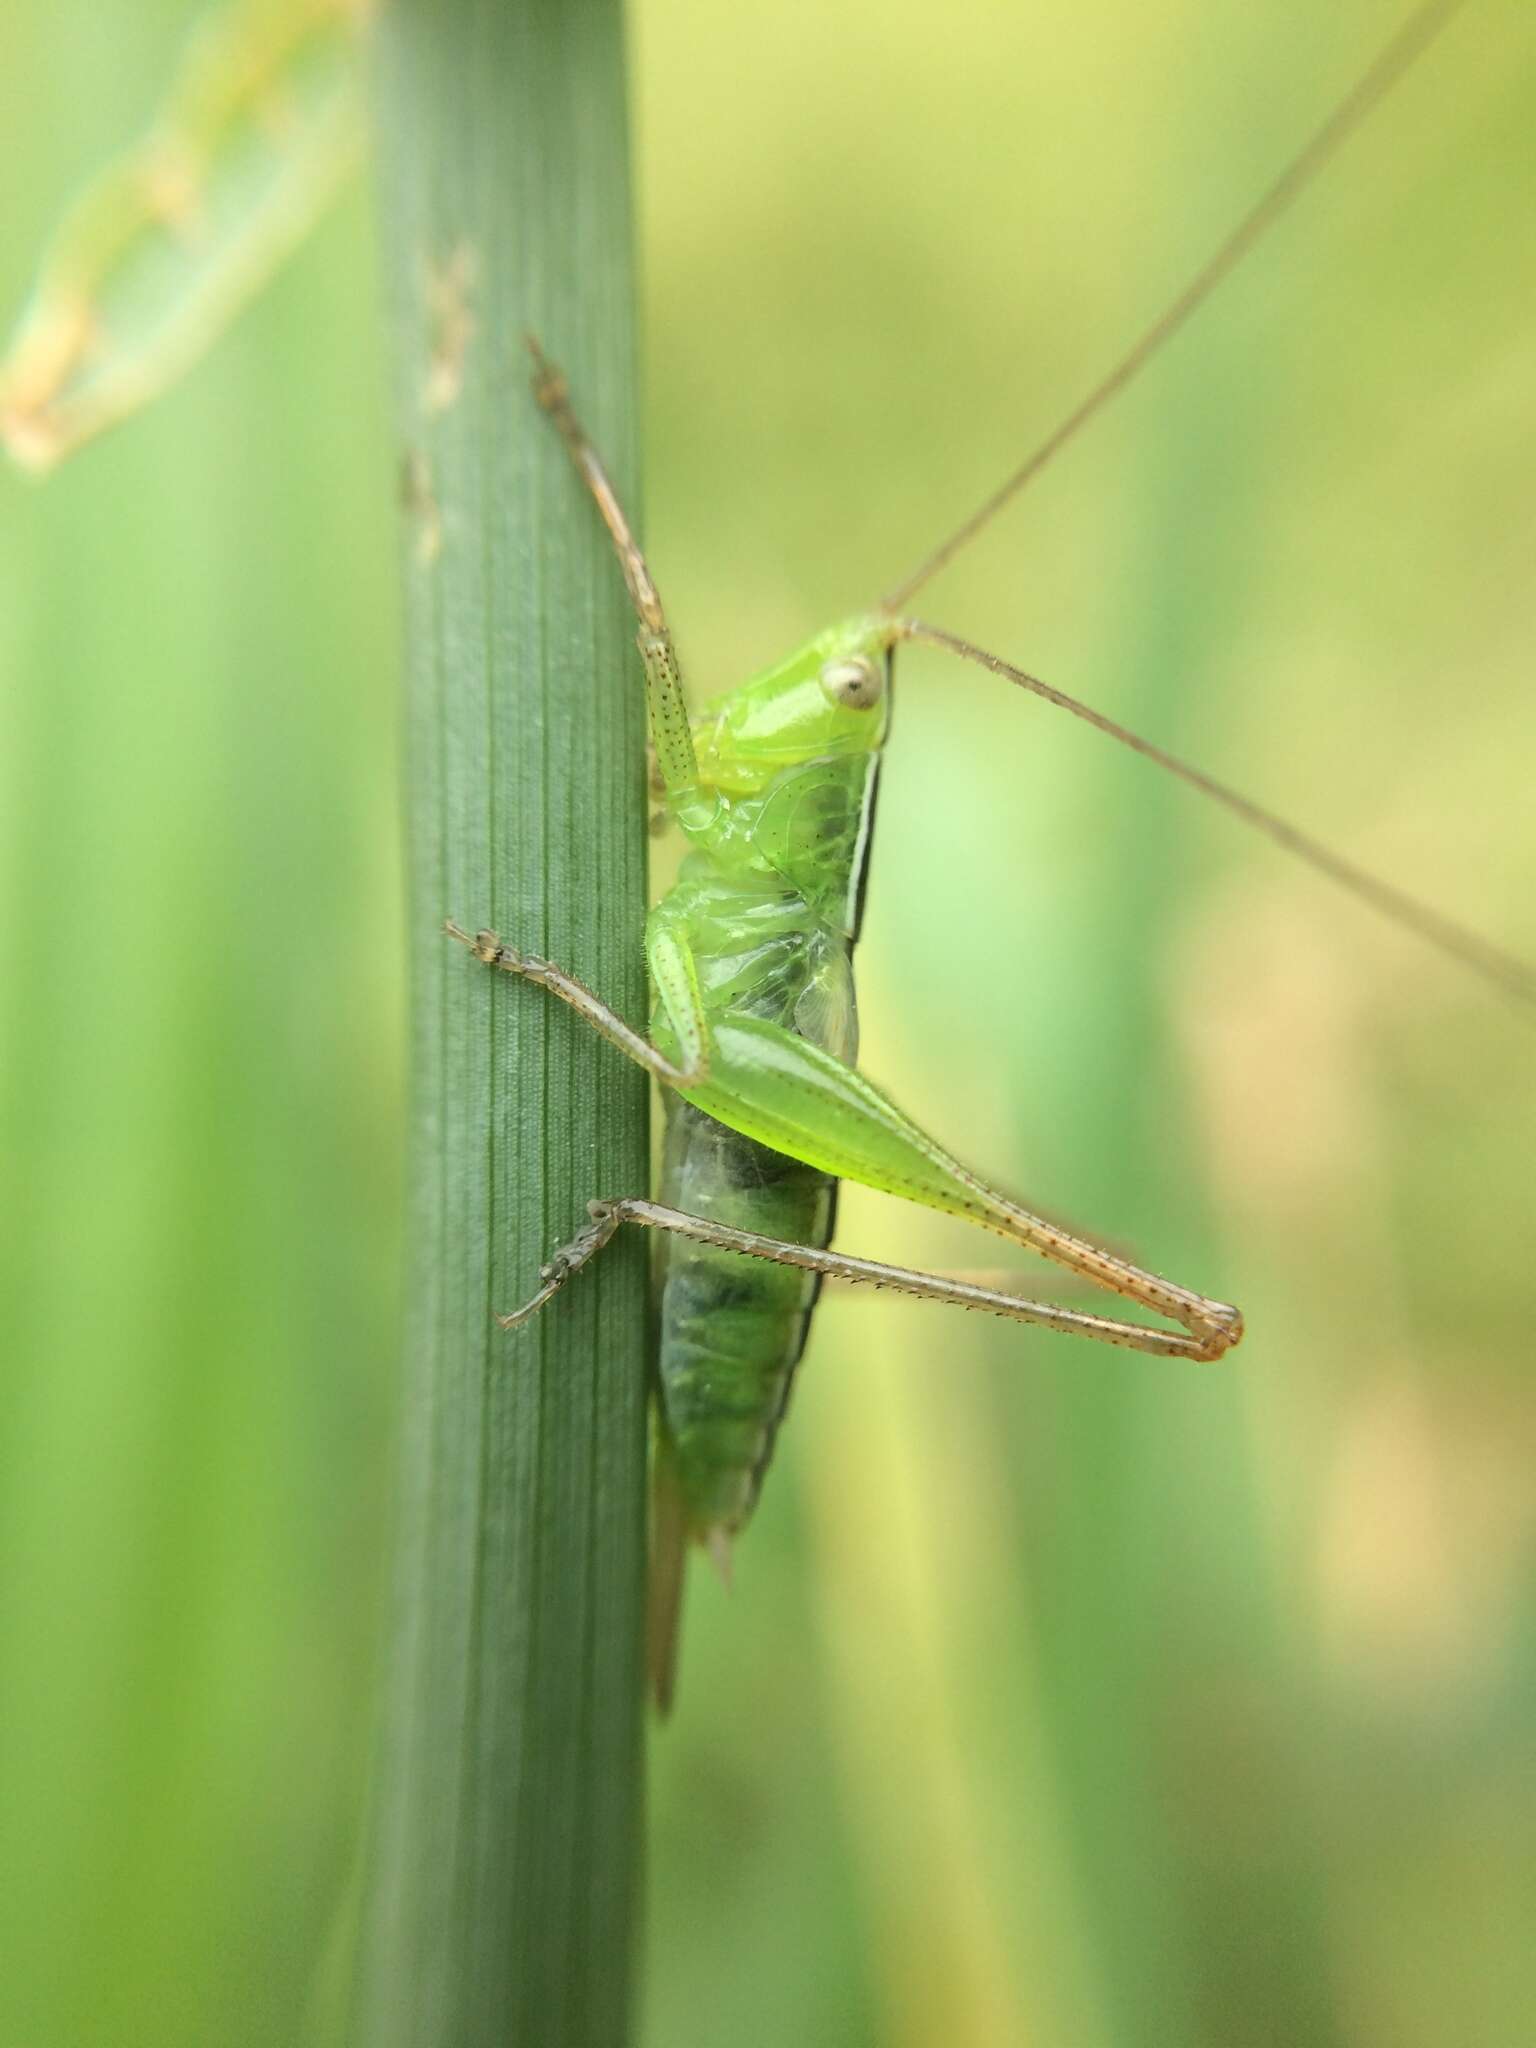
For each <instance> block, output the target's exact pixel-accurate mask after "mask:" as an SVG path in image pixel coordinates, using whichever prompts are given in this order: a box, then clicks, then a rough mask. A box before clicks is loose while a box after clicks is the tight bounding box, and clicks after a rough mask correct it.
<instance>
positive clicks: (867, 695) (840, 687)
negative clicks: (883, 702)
mask: <svg viewBox="0 0 1536 2048" xmlns="http://www.w3.org/2000/svg"><path fill="white" fill-rule="evenodd" d="M821 687H822V688H823V689H824V690H825V691H826V693H827V695H828V696H829V697H830V698H831V700H832V702H833V703H834V704H841V705H842V706H843V707H844V708H845V709H846V710H848V711H868V710H869V708H870V706H871V705H874V704H878V703H879V702H880V697H881V693H882V692H883V690H884V689H885V677H884V675H883V674H882V672H881V669H880V664H879V663H878V662H877V661H875V660H874V659H873V657H872V656H870V655H868V654H848V655H844V656H843V657H841V659H839V660H837V661H829V662H828V663H827V664H826V666H825V667H824V668H823V670H822V672H821Z"/></svg>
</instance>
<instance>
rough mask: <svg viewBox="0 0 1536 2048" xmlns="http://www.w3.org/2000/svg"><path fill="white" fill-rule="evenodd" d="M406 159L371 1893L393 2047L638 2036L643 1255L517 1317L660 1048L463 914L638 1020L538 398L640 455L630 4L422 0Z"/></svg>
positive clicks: (622, 464)
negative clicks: (386, 1387) (389, 1325)
mask: <svg viewBox="0 0 1536 2048" xmlns="http://www.w3.org/2000/svg"><path fill="white" fill-rule="evenodd" d="M379 71H380V78H379V133H378V148H377V156H378V163H379V174H380V180H381V194H382V219H383V236H384V250H385V262H386V269H387V273H388V277H389V285H390V315H391V322H392V326H393V331H394V354H395V367H396V418H397V427H398V436H399V448H398V457H399V463H400V474H401V477H402V479H403V480H404V497H405V500H406V531H405V537H404V549H403V555H404V564H405V591H406V640H407V714H406V757H407V766H406V779H407V791H408V810H409V845H410V854H409V868H410V873H409V888H408V913H409V917H410V945H411V953H412V977H413V979H412V1026H413V1045H414V1051H413V1093H414V1107H413V1119H412V1135H411V1164H410V1188H411V1210H410V1222H409V1235H410V1241H411V1248H410V1253H409V1258H410V1271H409V1274H408V1280H407V1285H408V1290H409V1311H408V1327H407V1349H408V1363H407V1411H406V1416H405V1423H404V1446H403V1464H404V1472H403V1478H404V1509H403V1525H402V1530H401V1539H400V1555H399V1567H398V1576H397V1597H396V1609H395V1614H394V1619H393V1624H392V1627H393V1641H392V1646H391V1665H390V1674H389V1680H388V1687H389V1697H388V1701H387V1706H386V1722H385V1731H384V1736H383V1740H382V1744H381V1748H380V1754H379V1758H378V1764H377V1779H376V1782H377V1802H376V1813H375V1825H374V1832H373V1839H372V1843H371V1848H370V1865H369V1870H368V1874H367V1879H366V1884H365V1895H364V1905H363V1939H362V1956H361V1965H360V1968H361V1976H360V1985H359V2001H358V2022H357V2034H358V2038H359V2039H361V2040H363V2041H365V2042H367V2043H368V2044H370V2048H383V2044H386V2043H396V2042H398V2043H402V2044H403V2043H409V2044H410V2048H429V2044H440V2043H442V2044H446V2043H453V2044H455V2048H459V2044H469V2043H482V2042H483V2043H491V2042H495V2043H497V2044H506V2043H522V2042H527V2043H534V2042H537V2043H539V2044H540V2048H557V2044H563V2043H585V2042H614V2041H619V2040H621V2039H623V2038H624V2035H625V2032H626V2028H627V2021H628V2009H629V1987H630V1976H631V1961H632V1947H633V1943H632V1923H633V1914H634V1904H635V1895H636V1882H637V1848H638V1827H639V1806H640V1783H639V1774H640V1764H641V1684H640V1612H641V1584H642V1577H643V1548H644V1511H643V1499H644V1388H645V1378H644V1374H645V1355H644V1353H645V1294H644V1284H645V1267H644V1255H643V1250H642V1248H641V1247H640V1246H639V1245H637V1244H629V1245H625V1244H616V1245H615V1246H614V1247H613V1248H612V1250H611V1251H610V1252H608V1253H607V1254H606V1255H605V1257H604V1258H603V1259H602V1260H601V1261H600V1262H599V1263H598V1265H597V1266H596V1267H595V1268H594V1269H593V1270H592V1272H591V1273H590V1274H588V1275H587V1276H585V1277H584V1278H583V1280H582V1282H581V1283H580V1285H578V1286H574V1287H572V1289H571V1290H570V1291H569V1295H568V1296H567V1297H565V1298H562V1300H561V1301H560V1302H559V1303H557V1304H556V1305H555V1307H554V1308H553V1309H552V1310H551V1311H550V1312H549V1313H547V1314H545V1315H543V1316H541V1317H540V1318H538V1319H537V1321H536V1323H535V1324H534V1325H533V1326H532V1327H530V1328H529V1329H528V1330H526V1331H524V1332H522V1333H520V1334H519V1335H517V1336H515V1337H514V1336H509V1335H508V1334H506V1333H505V1332H503V1331H501V1330H499V1329H498V1328H497V1326H496V1324H495V1323H494V1321H493V1311H495V1310H497V1309H506V1308H510V1307H512V1306H514V1305H515V1304H516V1303H518V1302H519V1301H520V1300H522V1299H523V1298H524V1297H525V1296H526V1295H527V1294H528V1293H529V1292H530V1291H531V1288H532V1286H533V1284H534V1283H535V1279H536V1275H537V1271H538V1267H539V1265H540V1263H541V1261H542V1260H543V1259H544V1258H545V1257H546V1256H547V1254H548V1252H549V1250H550V1248H551V1247H552V1245H553V1244H554V1243H555V1242H556V1241H558V1240H560V1239H563V1238H564V1237H567V1236H569V1235H570V1233H571V1232H572V1230H573V1229H574V1228H575V1227H576V1226H577V1225H578V1224H579V1223H580V1222H581V1221H582V1220H584V1216H585V1204H586V1202H587V1201H588V1200H589V1199H590V1198H591V1197H592V1196H594V1195H599V1194H616V1193H619V1192H622V1191H625V1190H629V1189H636V1188H640V1187H643V1186H644V1185H645V1177H646V1170H647V1152H646V1142H645V1114H646V1090H645V1084H644V1082H643V1079H642V1077H641V1076H640V1075H639V1074H638V1072H635V1071H633V1070H631V1069H629V1068H627V1067H626V1066H625V1064H624V1062H622V1061H621V1060H619V1059H617V1058H616V1057H615V1056H614V1054H613V1052H612V1051H611V1049H610V1048H609V1047H607V1046H606V1045H604V1044H602V1043H601V1042H600V1041H599V1040H598V1039H596V1038H595V1037H594V1036H593V1035H592V1033H591V1032H590V1031H588V1030H586V1028H585V1027H584V1026H583V1025H582V1024H581V1023H580V1022H579V1021H577V1020H576V1019H575V1018H574V1017H572V1016H571V1015H570V1014H569V1013H568V1012H566V1011H565V1010H563V1009H562V1008H560V1007H559V1006H558V1005H555V1004H553V1003H551V1002H550V1001H549V999H548V998H547V997H546V996H544V995H543V994H541V993H540V992H539V991H537V990H534V989H529V988H525V987H522V986H521V985H518V984H515V983H513V982H511V981H509V980H507V979H506V978H505V977H502V976H493V975H491V974H490V973H488V972H486V971H485V970H484V969H483V968H481V967H480V966H479V965H478V964H477V963H476V962H474V961H473V960H471V959H469V958H468V957H467V956H466V954H465V953H464V951H463V949H462V948H460V947H457V946H453V945H451V944H449V943H448V941H447V940H446V939H445V938H444V937H443V936H442V932H441V922H442V919H443V918H444V916H445V915H452V916H454V917H456V918H458V919H459V920H460V921H461V922H462V923H464V924H466V925H468V926H469V927H471V928H473V927H474V926H476V925H480V924H492V925H494V926H496V927H497V929H498V930H499V931H500V932H501V933H502V934H503V936H505V937H506V938H508V939H509V940H512V941H515V942H516V943H517V944H519V945H521V946H524V947H526V948H528V949H529V950H531V951H535V952H539V953H543V954H546V955H548V956H550V957H552V958H554V959H557V960H559V961H560V962H561V963H562V964H564V965H566V966H568V967H570V968H571V969H573V970H574V971H575V972H576V973H577V974H578V975H580V976H581V977H582V978H583V979H584V980H586V981H588V982H589V983H590V984H591V985H592V986H594V987H595V988H597V989H599V990H601V991H602V992H603V994H604V995H605V996H606V997H607V998H608V999H609V1000H610V1001H612V1002H613V1003H614V1004H615V1005H616V1006H617V1007H618V1008H619V1009H621V1010H622V1011H624V1012H625V1013H626V1014H628V1015H629V1016H631V1017H634V1018H639V1017H641V1016H643V1014H644V998H645V991H644V984H643V977H642V973H641V965H640V962H641V952H640V944H639V940H640V930H641V919H642V914H643V908H644V844H645V842H644V806H645V788H644V752H643V731H642V695H641V689H640V683H639V678H638V673H637V663H636V659H635V655H634V650H633V627H632V622H631V620H630V618H629V616H628V612H627V607H626V601H625V597H624V592H623V586H622V583H621V581H620V578H619V574H618V571H617V569H616V567H615V565H614V563H613V562H612V560H611V558H610V555H609V552H608V547H607V542H606V538H605V536H604V535H603V532H602V529H601V527H600V525H599V522H598V520H597V518H596V516H595V514H594V512H593V509H592V507H591V505H590V503H589V502H588V500H587V498H586V496H585V494H584V492H583V491H582V489H581V486H580V484H579V482H578V481H577V479H576V478H575V477H574V475H573V474H572V472H571V469H570V465H569V462H568V460H567V458H566V456H565V453H564V451H563V449H562V448H561V447H560V445H559V443H558V440H557V438H556V436H555V435H554V434H553V433H552V432H551V431H550V429H549V427H548V425H547V423H546V422H545V421H544V420H543V418H542V417H541V416H540V414H539V413H538V411H537V409H536V407H535V405H534V403H533V400H532V397H531V395H530V391H529V380H528V366H527V358H526V354H525V351H524V348H523V340H522V337H523V335H524V333H525V332H526V331H528V330H536V331H537V332H538V333H539V334H540V336H541V337H542V338H543V340H544V341H545V343H546V344H547V346H548V347H549V349H550V351H551V353H552V354H553V355H554V356H555V357H557V358H558V359H559V360H560V361H561V362H562V363H563V364H564V366H565V367H566V368H567V369H568V371H569V372H570V375H571V379H572V386H573V390H574V391H575V392H576V394H577V395H578V398H579V402H580V404H581V406H582V408H583V411H584V413H585V415H586V417H587V418H588V420H589V422H590V424H591V427H592V429H593V431H594V434H595V435H596V437H597V438H598V440H599V442H600V444H601V445H602V447H603V448H604V450H605V451H606V454H607V457H608V460H609V461H610V463H611V464H612V467H613V473H614V476H615V480H616V482H617V484H618V486H619V488H620V489H621V490H622V491H624V492H626V494H630V495H632V493H633V487H634V482H635V470H636V461H635V436H634V427H633V324H632V276H631V253H630V202H629V190H628V163H627V139H626V109H625V89H624V70H623V51H622V16H621V12H620V9H619V7H618V5H617V4H615V0H589V4H581V5H575V6H572V5H560V4H557V0H528V4H518V5H514V6H505V7H499V8H494V9H489V8H486V7H484V6H477V5H473V4H471V0H399V4H397V5H395V6H392V7H390V8H388V9H386V10H385V13H384V17H383V20H382V23H381V28H380V63H379Z"/></svg>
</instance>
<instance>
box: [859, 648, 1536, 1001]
mask: <svg viewBox="0 0 1536 2048" xmlns="http://www.w3.org/2000/svg"><path fill="white" fill-rule="evenodd" d="M896 623H897V626H898V628H899V631H900V633H901V637H902V638H903V639H905V640H926V641H928V642H929V644H930V645H932V646H934V647H945V648H948V650H949V652H950V653H951V654H958V655H960V656H961V657H962V659H964V660H966V661H974V662H978V663H979V664H980V665H981V667H982V668H986V669H990V670H991V671H992V673H993V674H994V675H997V676H1003V677H1005V678H1006V679H1007V681H1009V682H1010V683H1017V684H1018V685H1019V687H1020V689H1023V690H1029V691H1032V692H1033V694H1034V695H1035V696H1037V697H1043V698H1044V699H1045V701H1046V703H1047V704H1055V705H1057V706H1059V708H1060V709H1061V710H1063V711H1070V712H1071V713H1072V715H1073V717H1074V718H1081V719H1083V720H1085V721H1086V723H1087V724H1089V725H1092V726H1096V727H1097V728H1098V730H1099V731H1100V732H1103V733H1108V734H1109V736H1110V738H1111V739H1115V740H1119V742H1120V743H1121V745H1122V746H1126V747H1129V748H1130V749H1131V751H1132V752H1133V753H1136V754H1141V755H1144V756H1145V758H1146V759H1147V760H1149V761H1155V762H1156V763H1157V764H1158V766H1159V767H1160V768H1166V769H1167V770H1168V773H1169V774H1170V775H1176V776H1177V777H1178V778H1179V780H1180V781H1181V782H1187V783H1188V784H1189V786H1190V787H1191V788H1192V789H1198V790H1200V791H1202V792H1203V794H1204V795H1206V796H1209V797H1214V798H1215V800H1216V802H1217V803H1219V804H1224V805H1225V806H1226V808H1227V809H1228V810H1229V811H1231V812H1233V813H1234V814H1235V815H1236V816H1237V817H1239V818H1241V819H1242V820H1243V821H1244V823H1245V824H1248V825H1251V826H1253V827H1254V829H1255V830H1256V831H1259V832H1262V833H1263V834H1264V835H1265V837H1266V838H1268V839H1272V840H1273V841H1274V842H1275V844H1276V845H1277V846H1283V847H1284V848H1285V850H1286V852H1287V853H1293V854H1295V855H1296V856H1297V858H1298V859H1300V860H1304V861H1306V863H1307V864H1308V866H1309V867H1313V868H1316V869H1317V871H1318V872H1319V874H1323V875H1326V876H1327V877H1328V879H1329V880H1330V881H1331V882H1337V883H1338V884H1339V886H1340V887H1341V888H1344V889H1347V890H1348V891H1349V892H1350V894H1351V895H1352V896H1358V897H1359V898H1360V899H1361V901H1362V902H1365V903H1368V904H1370V906H1371V908H1372V909H1373V910H1377V911H1380V912H1381V914H1382V915H1383V916H1384V917H1388V918H1390V919H1391V920H1392V921H1393V922H1394V923H1396V924H1400V925H1404V926H1406V927H1407V929H1408V930H1409V931H1411V932H1414V933H1416V934H1417V935H1418V937H1419V938H1421V939H1424V940H1426V941H1427V942H1428V943H1429V944H1430V945H1431V946H1433V947H1435V948H1436V950H1437V951H1439V952H1441V953H1445V954H1448V955H1449V956H1450V958H1451V959H1453V960H1456V961H1458V962H1459V963H1460V964H1461V965H1462V966H1463V967H1469V968H1470V969H1471V970H1472V972H1473V973H1474V974H1476V975H1478V976H1479V977H1480V978H1481V979H1482V980H1484V981H1486V982H1489V983H1491V984H1492V986H1493V987H1494V988H1496V989H1498V990H1499V992H1500V993H1501V994H1502V995H1507V996H1512V997H1514V999H1515V1000H1516V1001H1517V1002H1520V1003H1524V1004H1528V1005H1530V1006H1531V1007H1532V1008H1536V970H1532V969H1531V968H1529V967H1527V966H1526V964H1525V962H1524V961H1523V960H1517V959H1516V958H1515V956H1514V955H1513V954H1512V953H1506V952H1504V951H1503V950H1502V948H1500V947H1498V946H1495V945H1493V944H1491V943H1490V941H1489V940H1487V939H1485V938H1482V937H1480V936H1479V934H1478V933H1476V932H1473V931H1468V930H1467V928H1466V927H1465V926H1464V925H1460V924H1457V923H1456V922H1455V921H1454V920H1453V919H1451V918H1448V917H1442V916H1441V915H1440V913H1439V911H1437V910H1431V909H1429V907H1428V906H1427V905H1426V904H1423V903H1419V902H1416V901H1415V899H1414V898H1413V897H1412V896H1409V895H1406V894H1405V893H1404V892H1403V891H1402V890H1401V889H1395V888H1394V887H1393V886H1392V884H1391V883H1390V882H1384V881H1382V880H1381V878H1380V877H1379V876H1378V875H1373V874H1369V873H1368V872H1367V871H1366V870H1365V869H1364V868H1357V867H1356V866H1355V865H1354V863H1353V862H1352V861H1347V860H1344V859H1342V858H1341V857H1340V856H1339V855H1338V854H1336V853H1333V852H1330V850H1329V849H1328V848H1327V847H1326V846H1323V845H1321V844H1320V843H1319V842H1318V841H1317V840H1315V839H1311V838H1309V837H1308V836H1307V834H1306V833H1305V832H1298V831H1297V829H1296V827H1295V826H1294V825H1288V824H1287V823H1286V821H1285V820H1284V818H1277V817H1276V816H1275V814H1274V813H1273V812H1272V811H1266V810H1265V809H1264V808H1263V806H1262V805H1260V804H1256V803H1254V802H1253V800H1252V799H1251V798H1250V797H1246V796H1243V795H1241V794H1240V793H1239V792H1238V791H1237V790H1235V789H1230V788H1228V786H1227V784H1226V783H1224V782H1217V781H1216V780H1215V778H1214V777H1213V776H1210V775H1207V774H1205V773H1204V771H1203V770H1201V769H1199V768H1194V767H1191V766H1190V764H1189V763H1188V762H1187V761H1181V760H1180V759H1179V757H1178V756H1177V755H1176V754H1170V753H1167V752H1166V751H1165V750H1164V749H1163V748H1162V747H1159V746H1155V745H1154V744H1153V742H1152V741H1151V740H1144V739H1142V738H1141V737H1140V735H1139V734H1137V733H1134V732H1131V731H1129V730H1128V729H1127V727H1125V726H1123V725H1118V724H1116V722H1115V720H1114V719H1112V718H1106V717H1105V716H1104V713H1103V712H1102V711H1094V710H1093V709H1092V708H1091V707H1090V706H1089V705H1087V704H1083V703H1080V702H1079V701H1078V699H1077V698H1076V697H1069V696H1068V695H1067V694H1066V692H1065V691H1064V690H1058V689H1056V688H1054V687H1053V686H1052V685H1051V684H1050V683H1044V682H1042V681H1041V680H1040V678H1039V677H1038V676H1032V675H1029V674H1027V673H1026V672H1025V671H1024V670H1023V669H1021V668H1015V667H1014V666H1013V664H1012V662H1008V661H1003V660H1001V659H1000V657H999V656H997V655H995V654H988V653H987V651H986V649H985V648H982V647H976V646H973V645H972V643H971V642H970V641H969V640H962V639H961V638H960V637H959V635H958V634H956V633H949V632H946V631H945V630H944V628H943V627H942V626H929V625H925V624H924V623H923V622H922V620H920V619H901V620H898V621H897V622H896Z"/></svg>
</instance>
